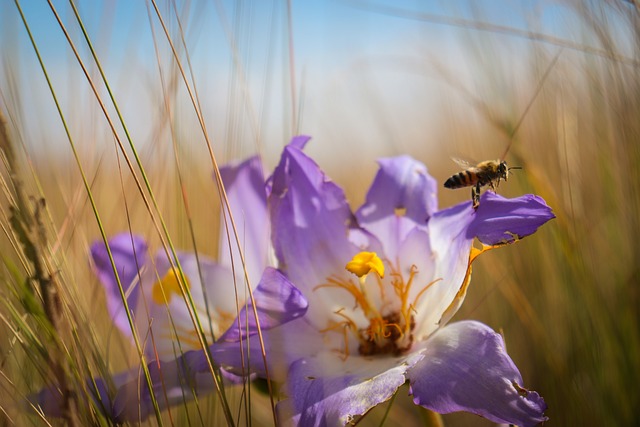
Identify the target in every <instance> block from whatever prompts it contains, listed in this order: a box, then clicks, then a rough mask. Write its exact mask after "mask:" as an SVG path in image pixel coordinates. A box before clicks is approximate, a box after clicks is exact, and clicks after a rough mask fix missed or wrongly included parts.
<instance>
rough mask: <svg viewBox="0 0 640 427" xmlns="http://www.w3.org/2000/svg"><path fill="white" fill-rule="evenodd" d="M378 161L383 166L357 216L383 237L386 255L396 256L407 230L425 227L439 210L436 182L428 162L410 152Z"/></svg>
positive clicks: (373, 232)
mask: <svg viewBox="0 0 640 427" xmlns="http://www.w3.org/2000/svg"><path fill="white" fill-rule="evenodd" d="M378 163H379V165H380V169H379V170H378V173H377V174H376V177H375V178H374V180H373V183H372V184H371V188H370V189H369V191H368V193H367V198H366V201H365V203H364V204H363V205H362V206H361V207H360V209H358V211H357V212H356V218H357V219H358V223H359V224H360V226H362V227H364V228H365V229H367V230H368V231H370V232H371V233H372V234H374V235H375V236H377V237H378V239H380V241H381V242H382V243H383V246H384V249H385V255H386V256H387V257H388V258H389V259H395V258H396V255H397V252H398V249H399V247H400V245H401V243H402V241H403V240H404V238H405V237H406V236H407V234H408V233H409V232H410V231H411V230H413V229H414V228H415V227H416V226H418V227H426V225H427V221H428V220H429V218H430V217H431V215H432V214H433V212H435V211H436V210H437V208H438V201H437V199H436V192H437V190H436V188H437V183H436V180H435V179H434V178H433V177H431V175H429V173H428V172H427V168H426V166H424V165H423V164H422V163H420V162H418V161H416V160H414V159H412V158H411V157H409V156H398V157H390V158H385V159H380V160H378Z"/></svg>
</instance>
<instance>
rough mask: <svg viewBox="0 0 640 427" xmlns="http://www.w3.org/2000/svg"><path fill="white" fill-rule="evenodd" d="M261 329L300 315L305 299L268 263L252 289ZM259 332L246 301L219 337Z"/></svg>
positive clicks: (232, 338)
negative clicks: (257, 283)
mask: <svg viewBox="0 0 640 427" xmlns="http://www.w3.org/2000/svg"><path fill="white" fill-rule="evenodd" d="M253 297H254V300H255V305H256V307H255V308H256V311H257V313H258V319H260V329H261V330H265V331H266V330H269V329H271V328H274V327H276V326H279V325H282V324H284V323H287V322H290V321H292V320H294V319H297V318H299V317H301V316H303V315H304V314H305V313H306V311H307V307H308V305H309V304H308V303H307V300H306V299H305V298H304V296H303V295H302V294H301V293H300V291H299V290H298V289H297V288H296V287H295V286H293V284H292V283H291V282H290V281H289V280H288V279H287V278H286V277H285V276H284V275H283V274H282V273H280V272H279V271H278V270H276V269H275V268H271V267H267V268H266V269H265V271H264V273H263V275H262V280H260V284H259V285H258V287H257V288H256V289H255V290H254V291H253ZM257 333H258V325H257V322H256V318H255V316H254V312H253V307H252V305H251V302H250V301H249V302H248V303H247V304H246V305H245V307H244V308H243V309H242V310H241V311H240V314H239V315H238V319H237V321H236V322H234V324H233V325H231V327H230V328H229V329H228V330H227V331H226V332H225V333H224V334H223V335H222V336H221V337H220V339H219V340H218V341H220V342H238V341H240V340H241V339H245V338H246V337H250V336H252V335H255V334H257Z"/></svg>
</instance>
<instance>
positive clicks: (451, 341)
mask: <svg viewBox="0 0 640 427" xmlns="http://www.w3.org/2000/svg"><path fill="white" fill-rule="evenodd" d="M423 354H424V358H423V359H422V360H421V361H419V362H418V363H417V364H416V365H415V366H414V367H413V368H411V369H410V370H409V372H408V377H409V381H410V384H411V393H412V394H413V396H414V398H413V400H414V402H415V403H416V404H418V405H422V406H424V407H426V408H429V409H431V410H433V411H435V412H438V413H441V414H447V413H450V412H457V411H467V412H472V413H474V414H477V415H480V416H483V417H485V418H487V419H489V420H491V421H494V422H496V423H506V424H516V425H519V426H525V427H528V426H534V425H536V424H538V423H540V422H543V421H545V420H546V419H547V417H545V416H544V411H545V409H546V408H547V405H546V404H545V403H544V400H543V399H542V398H541V397H540V396H539V395H538V393H536V392H535V391H528V390H525V389H524V388H522V386H521V384H522V377H521V376H520V372H519V371H518V368H516V366H515V364H514V363H513V361H512V360H511V359H510V358H509V356H508V355H507V353H506V351H505V348H504V343H503V341H502V337H501V336H500V335H498V334H496V333H495V332H493V331H492V330H491V329H490V328H489V327H488V326H486V325H483V324H482V323H479V322H473V321H465V322H458V323H453V324H451V325H448V326H446V327H444V328H442V329H440V330H439V331H438V332H436V333H435V334H434V335H432V336H431V337H430V338H429V340H428V341H427V343H426V350H425V352H424V353H423Z"/></svg>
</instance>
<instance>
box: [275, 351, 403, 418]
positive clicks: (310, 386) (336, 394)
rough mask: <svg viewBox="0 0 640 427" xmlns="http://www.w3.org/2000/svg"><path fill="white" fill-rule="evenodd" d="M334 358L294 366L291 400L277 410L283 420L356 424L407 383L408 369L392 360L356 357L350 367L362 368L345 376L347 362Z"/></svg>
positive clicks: (290, 378)
mask: <svg viewBox="0 0 640 427" xmlns="http://www.w3.org/2000/svg"><path fill="white" fill-rule="evenodd" d="M334 358H335V359H336V360H333V361H330V360H325V361H324V362H321V361H319V360H318V359H316V358H307V359H300V360H298V361H296V362H295V363H293V364H292V365H291V368H290V370H289V377H288V379H287V391H288V394H289V396H290V399H289V400H288V401H285V402H282V403H280V404H279V405H278V408H277V409H278V416H279V417H280V419H281V421H287V422H285V424H290V423H292V424H294V425H300V426H337V425H346V424H347V423H354V422H356V421H357V420H358V419H359V418H360V417H361V416H362V415H364V414H366V412H367V411H369V410H370V409H371V408H373V407H374V406H376V405H378V404H380V403H382V402H384V401H386V400H388V399H389V398H391V396H393V394H394V393H395V392H396V390H397V389H398V387H400V386H401V385H402V384H404V382H405V372H406V370H407V369H408V367H409V365H408V364H407V363H397V361H396V360H394V359H390V358H389V359H380V360H376V361H373V360H367V359H363V358H359V357H356V358H354V359H353V360H351V362H353V363H351V365H359V366H358V368H357V371H358V372H357V373H346V372H345V371H346V370H345V369H344V366H341V365H343V364H344V363H343V362H342V361H341V360H338V356H335V355H334ZM346 362H350V360H349V359H347V361H346ZM381 362H386V366H385V367H382V366H383V365H382V364H381ZM412 363H415V362H412ZM368 365H369V366H368ZM366 371H369V372H368V375H367V372H366Z"/></svg>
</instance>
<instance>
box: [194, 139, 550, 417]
mask: <svg viewBox="0 0 640 427" xmlns="http://www.w3.org/2000/svg"><path fill="white" fill-rule="evenodd" d="M308 140H309V138H308V137H304V136H300V137H296V138H294V139H293V141H292V142H291V143H290V144H289V145H288V146H287V147H286V148H285V150H284V152H283V154H282V158H281V160H280V163H279V165H278V166H277V167H276V169H275V172H274V174H273V176H272V177H271V179H270V181H269V185H268V187H269V188H270V194H269V196H268V206H269V213H270V218H271V236H272V242H273V246H274V250H275V254H276V257H277V259H278V266H279V269H280V271H282V273H284V274H285V275H286V277H287V278H288V279H289V280H290V281H291V282H292V283H294V284H295V286H296V287H297V288H298V289H300V291H301V292H302V294H303V295H304V297H305V298H306V299H307V300H308V301H309V307H308V310H307V313H306V315H304V316H303V317H301V318H300V319H297V320H294V321H292V322H290V323H287V324H285V325H282V326H280V327H278V328H273V329H271V330H269V331H267V332H266V333H265V334H264V335H265V341H266V343H267V344H266V345H267V349H266V353H267V358H268V361H269V365H268V367H269V372H270V375H271V377H272V378H273V379H276V380H283V381H286V385H287V391H288V395H289V399H288V400H286V401H284V402H281V403H280V404H279V405H278V414H279V416H280V418H281V420H282V421H284V422H287V423H293V424H297V425H304V426H314V425H317V426H319V425H344V424H346V423H348V422H351V421H355V420H357V419H358V418H359V417H361V416H363V415H364V414H365V413H366V412H367V411H369V410H370V409H371V408H372V407H374V406H375V405H377V404H379V403H381V402H384V401H386V400H387V399H389V398H391V396H392V395H393V394H394V393H395V392H396V391H397V389H398V388H399V387H400V386H401V385H402V384H404V383H405V382H406V381H409V383H410V387H411V388H410V390H411V394H412V395H413V399H414V402H415V403H416V404H418V405H422V406H424V407H426V408H429V409H431V410H433V411H436V412H439V413H449V412H454V411H468V412H472V413H475V414H478V415H481V416H483V417H486V418H488V419H490V420H492V421H494V422H498V423H512V424H516V425H522V426H532V425H535V424H537V423H539V422H542V421H544V420H545V419H546V417H545V416H544V410H545V409H546V405H545V403H544V401H543V399H542V398H541V397H540V396H539V395H538V394H537V393H536V392H534V391H529V390H526V389H525V388H524V387H523V386H522V383H523V381H522V377H521V375H520V373H519V371H518V369H517V368H516V366H515V365H514V363H513V362H512V360H511V359H510V358H509V356H508V355H507V353H506V350H505V347H504V343H503V341H502V339H501V337H500V336H499V335H498V334H496V333H495V332H494V331H492V330H491V329H490V328H489V327H488V326H486V325H483V324H481V323H478V322H474V321H462V322H457V323H453V324H450V325H447V322H448V321H449V319H451V317H452V316H453V315H454V314H455V312H456V311H457V310H458V308H459V307H460V305H461V304H462V301H463V300H464V298H465V295H466V291H467V287H468V285H469V281H470V276H471V263H472V262H473V261H474V260H475V259H476V257H477V256H478V255H479V254H480V253H482V252H484V251H486V250H488V249H491V248H493V247H496V246H501V245H505V244H509V243H513V242H515V241H516V240H518V239H521V238H523V237H525V236H528V235H530V234H532V233H534V232H535V231H536V230H537V229H538V227H540V226H541V225H542V224H544V223H545V222H547V221H549V220H550V219H552V218H554V215H553V213H552V212H551V209H550V208H549V207H548V206H547V205H546V204H545V202H544V200H542V199H541V198H539V197H537V196H533V195H525V196H522V197H518V198H515V199H505V198H503V197H501V196H498V195H496V194H494V193H491V192H487V193H485V194H484V195H483V197H482V201H481V203H480V207H479V208H478V209H477V211H474V209H473V208H472V206H471V202H465V203H462V204H459V205H456V206H453V207H451V208H448V209H444V210H438V208H437V200H436V187H437V183H436V181H435V180H434V179H433V178H432V177H431V176H430V175H429V174H428V172H427V169H426V167H425V166H424V165H422V164H421V163H419V162H417V161H415V160H413V159H412V158H410V157H407V156H400V157H395V158H387V159H382V160H380V162H379V163H380V170H379V172H378V174H377V175H376V177H375V179H374V181H373V184H372V186H371V188H370V189H369V192H368V193H367V197H366V201H365V203H364V205H363V206H362V207H360V208H359V209H358V210H357V211H356V212H355V213H352V211H351V210H350V208H349V205H348V204H347V201H346V198H345V195H344V192H343V191H342V189H341V188H339V187H338V186H337V185H336V184H335V183H333V182H332V181H331V180H329V179H328V178H327V177H326V176H325V175H324V173H323V172H322V171H321V170H320V169H319V167H318V166H317V165H316V164H315V163H314V162H313V161H312V160H311V159H310V158H309V157H308V156H306V155H305V154H304V153H303V151H302V149H303V147H304V145H305V144H306V143H307V141H308ZM475 238H477V239H478V240H479V241H480V242H481V243H482V244H483V246H482V248H480V249H478V248H475V247H474V246H473V241H474V239H475ZM345 267H346V268H345ZM250 349H251V352H250V354H249V355H250V357H251V358H252V359H253V360H254V362H253V366H254V367H255V368H256V371H257V372H258V373H259V374H264V373H265V372H264V371H263V370H261V367H260V366H259V364H256V363H255V360H259V353H258V350H256V337H255V336H254V337H251V339H250ZM212 353H213V356H214V358H215V359H216V360H217V361H218V363H220V364H221V366H223V367H224V368H225V369H229V370H233V369H234V368H237V367H238V366H240V365H241V362H242V360H240V357H239V354H238V352H237V351H236V352H232V351H228V348H226V347H225V346H224V345H223V344H221V343H216V344H214V345H213V346H212ZM244 362H245V363H246V362H247V361H246V360H245V361H244ZM196 369H201V367H197V366H196Z"/></svg>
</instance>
